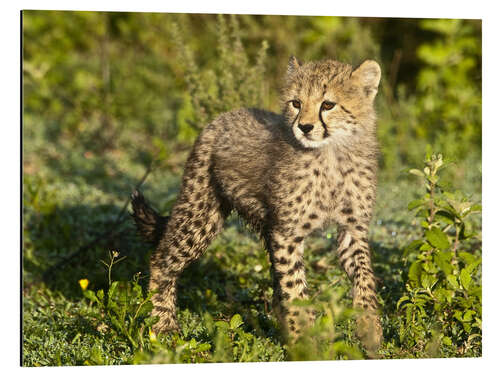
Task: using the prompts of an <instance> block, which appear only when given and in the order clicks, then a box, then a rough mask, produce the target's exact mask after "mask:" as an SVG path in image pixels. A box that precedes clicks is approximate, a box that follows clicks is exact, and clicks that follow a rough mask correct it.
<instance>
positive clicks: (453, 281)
mask: <svg viewBox="0 0 500 375" xmlns="http://www.w3.org/2000/svg"><path fill="white" fill-rule="evenodd" d="M446 280H448V282H449V283H450V285H451V286H452V287H453V289H455V290H456V289H458V288H459V287H460V285H458V280H457V277H456V276H455V275H448V276H446Z"/></svg>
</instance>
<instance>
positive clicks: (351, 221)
mask: <svg viewBox="0 0 500 375" xmlns="http://www.w3.org/2000/svg"><path fill="white" fill-rule="evenodd" d="M347 222H348V223H356V222H357V220H356V218H355V217H352V216H351V217H349V218H348V219H347Z"/></svg>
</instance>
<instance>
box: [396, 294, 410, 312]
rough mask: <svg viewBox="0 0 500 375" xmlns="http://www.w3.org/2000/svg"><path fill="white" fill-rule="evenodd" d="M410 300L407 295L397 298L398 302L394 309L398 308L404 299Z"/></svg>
mask: <svg viewBox="0 0 500 375" xmlns="http://www.w3.org/2000/svg"><path fill="white" fill-rule="evenodd" d="M409 300H410V297H408V296H403V297H401V298H400V299H399V301H398V303H397V304H396V309H397V310H399V306H400V305H401V304H402V303H403V302H405V301H409Z"/></svg>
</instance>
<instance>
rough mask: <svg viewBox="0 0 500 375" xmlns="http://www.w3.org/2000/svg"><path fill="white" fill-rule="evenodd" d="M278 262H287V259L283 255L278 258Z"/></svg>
mask: <svg viewBox="0 0 500 375" xmlns="http://www.w3.org/2000/svg"><path fill="white" fill-rule="evenodd" d="M278 262H279V264H288V262H289V261H288V259H286V258H285V257H281V258H279V259H278Z"/></svg>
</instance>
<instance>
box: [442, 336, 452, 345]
mask: <svg viewBox="0 0 500 375" xmlns="http://www.w3.org/2000/svg"><path fill="white" fill-rule="evenodd" d="M442 341H443V344H445V345H447V346H451V339H450V338H449V337H448V336H445V337H443V340H442Z"/></svg>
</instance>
